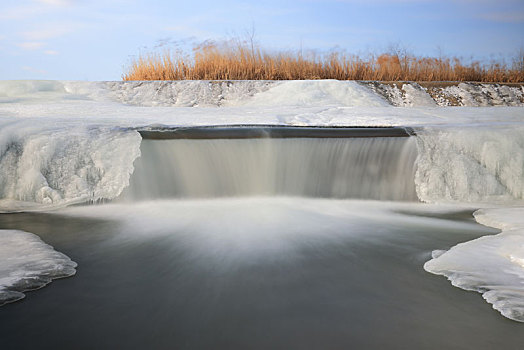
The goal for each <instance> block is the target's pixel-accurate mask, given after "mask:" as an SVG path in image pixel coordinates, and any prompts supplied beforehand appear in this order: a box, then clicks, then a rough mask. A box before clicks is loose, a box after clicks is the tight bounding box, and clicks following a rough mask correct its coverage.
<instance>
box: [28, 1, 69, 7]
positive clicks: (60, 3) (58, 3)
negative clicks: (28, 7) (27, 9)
mask: <svg viewBox="0 0 524 350" xmlns="http://www.w3.org/2000/svg"><path fill="white" fill-rule="evenodd" d="M35 1H36V2H38V3H41V4H45V5H51V6H69V5H72V4H73V1H71V0H35Z"/></svg>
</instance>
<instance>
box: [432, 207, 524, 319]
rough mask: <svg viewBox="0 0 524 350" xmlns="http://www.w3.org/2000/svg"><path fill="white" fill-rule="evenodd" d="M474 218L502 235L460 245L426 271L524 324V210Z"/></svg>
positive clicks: (492, 211)
mask: <svg viewBox="0 0 524 350" xmlns="http://www.w3.org/2000/svg"><path fill="white" fill-rule="evenodd" d="M475 218H476V219H477V221H478V222H479V223H481V224H484V225H486V226H492V227H495V228H498V229H501V230H502V232H501V233H499V234H497V235H494V236H484V237H481V238H478V239H475V240H473V241H469V242H465V243H461V244H458V245H457V246H455V247H452V248H451V249H450V250H448V251H447V252H445V253H443V254H440V255H437V256H435V257H434V258H433V259H432V260H430V261H428V262H427V263H426V264H425V265H424V268H425V269H426V270H427V271H429V272H431V273H434V274H438V275H444V276H446V277H447V278H448V279H449V280H450V281H451V283H452V284H453V285H454V286H456V287H460V288H462V289H466V290H473V291H477V292H480V293H482V296H483V297H484V299H486V301H487V302H488V303H490V304H492V305H493V308H494V309H496V310H498V311H499V312H500V313H501V314H502V315H504V316H506V317H508V318H510V319H512V320H515V321H520V322H524V219H523V218H524V208H498V209H481V210H479V211H477V212H476V213H475Z"/></svg>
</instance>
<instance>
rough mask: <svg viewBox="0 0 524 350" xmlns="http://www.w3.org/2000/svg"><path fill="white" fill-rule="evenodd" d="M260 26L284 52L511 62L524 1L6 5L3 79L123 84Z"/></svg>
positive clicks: (261, 36) (28, 0) (2, 8)
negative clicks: (164, 56) (138, 61)
mask: <svg viewBox="0 0 524 350" xmlns="http://www.w3.org/2000/svg"><path fill="white" fill-rule="evenodd" d="M251 28H254V29H255V34H256V39H257V41H258V42H259V43H260V44H261V46H263V47H265V48H267V49H275V50H290V49H298V48H300V47H302V48H304V49H316V50H321V51H322V50H330V49H333V48H341V49H344V50H347V51H348V52H351V53H360V54H366V53H369V52H382V51H384V50H386V49H388V47H390V46H391V45H400V46H402V47H404V48H406V49H408V50H409V51H411V52H413V53H415V54H419V55H438V54H439V53H442V54H445V55H451V56H460V57H464V58H469V57H472V56H473V57H475V58H479V59H490V58H496V59H499V58H501V57H502V58H506V59H510V58H511V57H512V56H514V55H515V54H516V52H517V51H518V50H519V49H520V48H524V0H436V1H434V0H389V1H388V0H322V1H321V0H295V1H285V0H279V1H264V0H258V1H229V0H222V1H218V0H216V1H215V0H210V1H207V0H206V1H189V0H185V1H168V0H148V1H144V0H0V52H1V55H0V79H2V80H3V79H67V80H119V79H120V78H121V75H122V72H123V69H124V66H125V65H126V64H128V63H129V61H130V59H131V57H132V56H134V55H137V54H138V53H139V52H148V51H150V50H155V47H157V46H160V45H162V44H163V43H164V44H165V43H167V45H166V46H164V47H173V45H174V44H173V42H184V43H186V45H190V44H191V43H198V42H201V41H203V40H206V39H215V40H219V39H223V38H229V37H232V36H242V35H244V34H245V32H246V31H250V30H251ZM156 50H162V48H158V47H157V48H156Z"/></svg>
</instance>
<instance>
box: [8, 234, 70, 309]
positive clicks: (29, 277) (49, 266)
mask: <svg viewBox="0 0 524 350" xmlns="http://www.w3.org/2000/svg"><path fill="white" fill-rule="evenodd" d="M75 267H76V263H75V262H74V261H71V259H69V258H68V257H67V256H65V255H64V254H62V253H60V252H57V251H56V250H54V249H53V247H51V246H49V245H47V244H45V243H44V242H42V240H41V239H40V238H39V237H38V236H36V235H34V234H32V233H29V232H24V231H18V230H0V305H2V304H4V303H8V302H12V301H15V300H19V299H21V298H23V297H24V294H23V292H24V291H28V290H32V289H37V288H41V287H43V286H45V285H46V284H48V283H50V282H51V280H52V279H55V278H62V277H68V276H71V275H74V274H75V272H76V271H75Z"/></svg>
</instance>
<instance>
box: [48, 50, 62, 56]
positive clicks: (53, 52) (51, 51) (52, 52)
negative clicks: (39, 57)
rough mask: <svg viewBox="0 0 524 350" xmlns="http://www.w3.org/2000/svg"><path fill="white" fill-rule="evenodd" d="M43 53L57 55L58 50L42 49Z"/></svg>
mask: <svg viewBox="0 0 524 350" xmlns="http://www.w3.org/2000/svg"><path fill="white" fill-rule="evenodd" d="M44 54H46V55H50V56H55V55H58V54H59V52H58V51H55V50H45V51H44Z"/></svg>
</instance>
